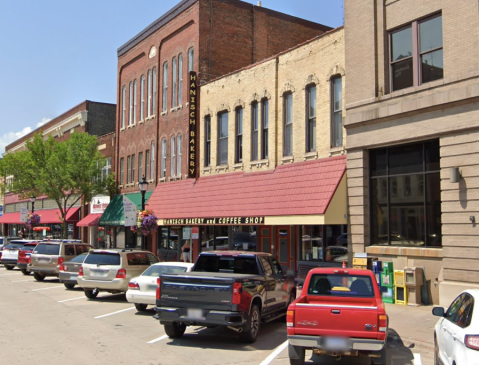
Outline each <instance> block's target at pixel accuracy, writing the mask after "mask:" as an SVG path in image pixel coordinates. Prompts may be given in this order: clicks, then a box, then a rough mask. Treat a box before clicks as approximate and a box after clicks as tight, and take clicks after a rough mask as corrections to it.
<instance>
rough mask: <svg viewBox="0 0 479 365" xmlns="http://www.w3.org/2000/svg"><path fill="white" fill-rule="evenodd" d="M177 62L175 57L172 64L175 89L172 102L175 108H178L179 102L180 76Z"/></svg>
mask: <svg viewBox="0 0 479 365" xmlns="http://www.w3.org/2000/svg"><path fill="white" fill-rule="evenodd" d="M177 62H178V61H177V60H176V57H173V61H172V62H171V63H172V66H173V67H172V68H173V70H172V74H171V76H172V80H171V81H172V84H173V85H172V87H173V95H172V100H171V106H172V107H173V108H174V107H176V106H177V102H178V90H177V88H176V87H177V86H178V84H177V76H178V70H177V67H178V64H177Z"/></svg>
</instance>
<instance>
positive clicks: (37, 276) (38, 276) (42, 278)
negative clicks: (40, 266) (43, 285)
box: [33, 272, 45, 281]
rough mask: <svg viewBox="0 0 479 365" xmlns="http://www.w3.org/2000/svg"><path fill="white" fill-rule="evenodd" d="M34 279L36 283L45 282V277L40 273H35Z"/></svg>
mask: <svg viewBox="0 0 479 365" xmlns="http://www.w3.org/2000/svg"><path fill="white" fill-rule="evenodd" d="M33 277H34V278H35V280H36V281H43V280H44V279H45V276H43V275H42V274H40V273H38V272H34V273H33Z"/></svg>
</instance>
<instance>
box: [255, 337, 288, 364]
mask: <svg viewBox="0 0 479 365" xmlns="http://www.w3.org/2000/svg"><path fill="white" fill-rule="evenodd" d="M287 346H288V341H285V342H283V343H282V344H281V345H279V346H278V347H276V349H275V350H274V351H273V352H272V353H271V354H270V355H269V356H268V357H267V358H266V359H264V360H263V362H262V363H261V364H259V365H268V364H269V363H270V362H271V361H273V360H274V359H275V358H276V356H278V355H279V354H280V353H281V352H282V351H283V350H284V349H285V348H286V347H287Z"/></svg>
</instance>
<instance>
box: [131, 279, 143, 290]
mask: <svg viewBox="0 0 479 365" xmlns="http://www.w3.org/2000/svg"><path fill="white" fill-rule="evenodd" d="M128 289H132V290H140V286H139V285H138V283H134V282H132V281H130V282H129V283H128Z"/></svg>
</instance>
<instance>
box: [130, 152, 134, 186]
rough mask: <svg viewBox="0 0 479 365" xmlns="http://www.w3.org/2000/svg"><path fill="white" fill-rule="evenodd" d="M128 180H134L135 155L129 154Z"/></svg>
mask: <svg viewBox="0 0 479 365" xmlns="http://www.w3.org/2000/svg"><path fill="white" fill-rule="evenodd" d="M130 182H132V183H134V182H135V155H131V177H130Z"/></svg>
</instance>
